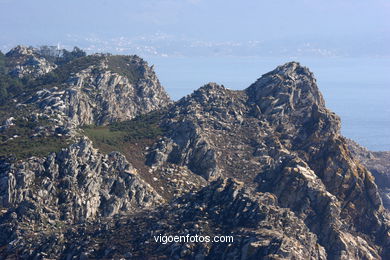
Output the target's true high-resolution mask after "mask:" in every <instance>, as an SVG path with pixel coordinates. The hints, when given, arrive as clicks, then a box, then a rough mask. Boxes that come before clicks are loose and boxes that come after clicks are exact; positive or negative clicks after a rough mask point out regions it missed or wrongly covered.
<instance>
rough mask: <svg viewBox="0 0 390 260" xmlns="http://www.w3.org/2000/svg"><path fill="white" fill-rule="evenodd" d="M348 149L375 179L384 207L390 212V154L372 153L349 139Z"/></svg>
mask: <svg viewBox="0 0 390 260" xmlns="http://www.w3.org/2000/svg"><path fill="white" fill-rule="evenodd" d="M347 143H348V149H349V150H350V151H351V153H352V156H353V158H354V159H355V160H357V161H360V162H361V163H362V164H363V165H364V166H366V167H367V169H368V170H369V171H370V172H371V173H372V174H373V176H374V177H375V183H376V185H378V188H379V193H380V195H381V198H382V201H383V206H385V208H387V209H388V210H390V152H389V151H387V152H385V151H383V152H371V151H369V150H367V149H366V148H365V147H362V146H360V145H359V144H357V143H356V142H354V141H352V140H350V139H347Z"/></svg>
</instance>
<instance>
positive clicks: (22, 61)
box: [6, 45, 56, 78]
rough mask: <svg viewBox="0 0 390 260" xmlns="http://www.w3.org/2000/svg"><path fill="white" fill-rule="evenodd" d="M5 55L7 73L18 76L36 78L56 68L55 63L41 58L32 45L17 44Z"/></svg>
mask: <svg viewBox="0 0 390 260" xmlns="http://www.w3.org/2000/svg"><path fill="white" fill-rule="evenodd" d="M6 57H7V63H8V64H7V65H8V68H9V74H10V75H12V76H16V77H19V78H23V77H26V76H29V77H31V78H38V77H39V76H42V75H44V74H46V73H48V72H50V71H52V70H53V69H55V68H56V65H55V64H53V63H51V62H49V61H47V60H46V59H45V58H43V57H42V56H41V55H40V54H39V52H38V50H37V49H35V48H33V47H26V46H21V45H18V46H16V47H15V48H13V49H11V50H10V51H9V52H8V53H7V54H6Z"/></svg>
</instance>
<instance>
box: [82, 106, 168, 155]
mask: <svg viewBox="0 0 390 260" xmlns="http://www.w3.org/2000/svg"><path fill="white" fill-rule="evenodd" d="M161 115H162V114H161V113H160V112H153V113H149V114H146V115H141V116H138V117H136V118H134V119H133V120H129V121H123V122H118V123H114V124H112V125H109V126H86V127H84V133H85V134H86V135H87V136H88V137H89V138H90V139H91V140H92V141H93V142H94V144H95V146H96V147H98V148H100V149H101V150H103V151H105V152H110V151H121V146H123V145H126V144H130V143H136V142H138V141H141V140H143V141H144V140H154V139H157V138H159V137H160V136H162V135H163V133H164V130H163V128H161V126H160V125H159V121H160V118H161Z"/></svg>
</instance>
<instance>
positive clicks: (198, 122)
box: [150, 62, 389, 259]
mask: <svg viewBox="0 0 390 260" xmlns="http://www.w3.org/2000/svg"><path fill="white" fill-rule="evenodd" d="M163 125H164V126H166V127H167V128H168V129H171V131H169V132H168V134H167V139H164V140H163V141H160V142H159V143H157V144H156V145H155V146H154V147H153V149H152V151H151V153H150V158H152V159H153V160H151V163H152V164H153V163H155V164H158V163H161V162H162V161H169V162H171V163H177V164H180V165H187V166H188V167H189V168H190V169H192V170H193V171H194V172H195V173H197V174H200V175H202V176H204V177H206V178H209V179H211V178H212V177H213V175H212V174H210V173H214V172H215V169H218V176H224V177H234V178H237V179H239V180H240V181H243V182H244V183H246V185H247V186H248V187H250V188H252V189H253V190H257V191H261V192H271V193H273V194H275V195H276V196H277V198H278V201H279V203H280V204H281V205H282V206H283V207H288V208H290V209H291V210H292V211H293V212H295V214H297V216H299V217H300V218H301V219H302V220H303V221H304V222H305V225H307V227H308V228H309V229H310V231H311V232H313V233H315V234H316V235H317V236H318V239H319V243H320V244H321V245H323V246H324V247H325V249H326V251H327V254H328V257H329V258H330V259H344V258H350V259H354V258H361V257H362V258H367V259H375V258H379V256H380V255H381V254H384V255H387V254H388V252H387V251H386V250H387V249H386V247H387V244H388V241H389V234H388V233H387V231H386V230H388V227H389V226H388V220H387V218H386V214H385V212H384V209H383V206H382V202H381V199H380V196H379V194H378V189H377V186H376V184H375V183H374V178H373V177H372V176H371V174H370V173H369V172H368V171H367V170H366V169H365V168H364V167H362V166H361V165H359V164H356V162H355V161H354V160H353V158H352V157H351V155H350V153H349V151H348V148H347V144H346V141H345V139H344V138H343V137H342V136H341V135H340V132H339V129H340V120H339V118H338V117H337V116H336V115H335V114H334V113H332V112H330V111H329V110H328V109H326V107H325V102H324V100H323V98H322V96H321V93H320V92H319V90H318V87H317V85H316V82H315V79H314V77H313V74H312V73H311V72H310V71H309V70H308V69H307V68H305V67H302V66H300V65H299V64H298V63H295V62H292V63H287V64H285V65H283V66H280V67H278V68H277V69H275V70H274V71H272V72H270V73H267V74H265V75H263V76H262V77H261V78H260V79H259V80H257V81H256V82H255V83H254V84H252V85H251V86H250V87H249V88H248V89H246V90H245V91H231V90H228V89H226V88H224V87H223V86H219V85H216V84H209V85H206V86H204V87H202V88H201V89H199V90H198V91H195V92H194V93H193V94H192V95H190V96H188V97H186V98H183V99H182V100H180V101H179V102H177V103H176V104H175V106H173V107H172V108H171V109H170V111H169V113H168V115H167V116H166V118H165V120H164V121H163ZM203 140H204V141H203ZM202 141H203V142H202ZM208 155H209V156H208ZM198 158H208V159H209V160H206V162H209V163H208V164H206V165H201V164H199V163H195V164H193V163H192V162H197V159H198ZM200 161H202V162H204V161H203V160H202V159H200ZM202 166H203V167H202ZM214 176H215V175H214ZM346 227H348V228H346ZM369 237H371V238H369ZM374 241H376V242H374ZM375 243H379V246H380V247H381V248H383V249H384V251H381V250H378V249H377V246H376V245H374V244H375Z"/></svg>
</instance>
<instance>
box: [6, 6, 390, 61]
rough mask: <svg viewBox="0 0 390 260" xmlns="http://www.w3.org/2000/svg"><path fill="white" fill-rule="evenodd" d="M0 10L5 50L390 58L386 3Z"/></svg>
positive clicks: (42, 7)
mask: <svg viewBox="0 0 390 260" xmlns="http://www.w3.org/2000/svg"><path fill="white" fill-rule="evenodd" d="M0 10H1V11H0V12H1V15H0V28H1V29H0V30H1V34H0V46H1V49H3V50H6V49H7V48H9V47H11V46H13V45H15V44H19V43H21V44H28V45H29V44H31V45H41V44H51V45H56V44H57V43H58V42H59V43H61V44H63V45H64V46H72V45H79V46H80V47H83V48H89V49H90V50H91V51H94V50H95V49H96V50H106V49H107V50H108V51H114V52H115V50H117V52H120V51H121V50H122V51H133V52H136V51H137V50H139V52H141V54H142V53H144V52H146V53H149V54H155V55H164V54H169V55H172V54H178V55H191V54H195V55H198V54H204V55H211V54H215V53H222V54H229V55H235V54H237V55H247V53H248V52H259V51H260V49H261V50H262V51H263V52H267V54H274V55H277V54H279V53H280V52H283V51H285V52H292V51H295V52H297V51H301V52H304V51H305V50H306V49H311V50H312V52H313V53H314V52H318V53H319V54H323V55H333V54H336V55H356V53H360V54H367V55H376V56H387V55H388V54H389V51H388V48H387V47H386V46H387V45H390V40H389V36H388V35H390V34H389V33H390V19H389V17H390V1H389V0H371V1H367V0H328V1H319V0H285V1H280V0H273V1H260V0H248V1H245V0H242V1H238V0H234V1H233V0H207V1H206V0H142V1H139V0H138V1H132V0H78V1H76V0H67V1H53V0H34V1H32V0H0ZM259 46H262V48H260V47H259ZM210 47H211V48H214V49H213V52H208V50H209V49H210ZM99 48H100V49H99ZM115 48H116V49H115ZM121 48H122V49H121ZM206 50H207V51H206ZM318 53H317V54H318ZM262 54H264V53H262Z"/></svg>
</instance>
